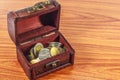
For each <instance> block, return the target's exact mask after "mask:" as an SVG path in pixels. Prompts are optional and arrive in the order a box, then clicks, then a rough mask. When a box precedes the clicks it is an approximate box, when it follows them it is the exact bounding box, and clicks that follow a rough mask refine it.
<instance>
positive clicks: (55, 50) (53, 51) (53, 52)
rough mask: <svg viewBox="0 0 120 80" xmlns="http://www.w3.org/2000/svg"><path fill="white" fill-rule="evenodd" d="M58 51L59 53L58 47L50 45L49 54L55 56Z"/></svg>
mask: <svg viewBox="0 0 120 80" xmlns="http://www.w3.org/2000/svg"><path fill="white" fill-rule="evenodd" d="M59 53H60V51H59V48H57V47H52V48H51V50H50V54H51V56H55V55H57V54H59Z"/></svg>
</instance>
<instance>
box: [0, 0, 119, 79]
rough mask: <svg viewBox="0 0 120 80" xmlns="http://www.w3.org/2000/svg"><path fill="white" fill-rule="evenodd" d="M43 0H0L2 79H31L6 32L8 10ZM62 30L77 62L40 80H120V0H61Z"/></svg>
mask: <svg viewBox="0 0 120 80" xmlns="http://www.w3.org/2000/svg"><path fill="white" fill-rule="evenodd" d="M38 1H41V0H29V1H28V0H0V80H28V78H27V77H26V75H25V73H24V71H23V70H22V68H21V66H20V64H19V63H18V61H17V58H16V49H15V45H14V43H13V42H12V41H11V39H10V37H9V35H8V31H7V16H6V15H7V13H8V12H9V11H11V10H19V9H22V8H25V7H28V6H31V5H33V4H35V3H36V2H38ZM58 1H59V2H60V3H61V5H62V11H61V21H60V31H61V33H63V35H64V36H65V37H66V39H67V40H68V41H69V42H70V44H71V45H72V46H73V48H74V49H75V51H76V54H75V64H74V65H73V66H69V67H66V68H64V69H62V70H59V71H56V72H53V73H51V74H49V75H46V76H44V77H42V78H39V79H38V80H120V9H119V8H120V0H58Z"/></svg>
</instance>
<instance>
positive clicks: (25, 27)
mask: <svg viewBox="0 0 120 80" xmlns="http://www.w3.org/2000/svg"><path fill="white" fill-rule="evenodd" d="M7 19H8V32H9V35H10V37H11V39H12V40H13V42H14V43H15V44H20V43H23V42H26V41H29V40H31V39H33V38H35V37H38V36H42V35H45V34H47V33H50V32H52V31H55V30H58V29H59V20H60V4H59V3H57V1H55V0H49V1H45V2H39V3H37V4H35V5H34V6H32V7H29V8H25V9H22V10H19V11H15V12H13V11H12V12H10V13H8V16H7Z"/></svg>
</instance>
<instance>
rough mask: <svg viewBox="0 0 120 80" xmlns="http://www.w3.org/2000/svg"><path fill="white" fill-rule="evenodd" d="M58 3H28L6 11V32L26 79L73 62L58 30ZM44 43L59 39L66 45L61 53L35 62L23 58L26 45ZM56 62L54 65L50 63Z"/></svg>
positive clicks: (25, 55)
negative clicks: (23, 6)
mask: <svg viewBox="0 0 120 80" xmlns="http://www.w3.org/2000/svg"><path fill="white" fill-rule="evenodd" d="M60 9H61V6H60V4H59V3H58V2H57V1H55V0H50V1H46V2H40V3H37V4H35V5H34V6H32V7H28V8H25V9H22V10H18V11H12V12H10V13H8V15H7V19H8V32H9V35H10V37H11V39H12V41H13V42H14V43H15V45H16V51H17V58H18V61H19V63H20V64H21V66H22V68H23V70H24V72H25V73H26V75H27V76H28V78H29V79H30V80H35V79H37V78H39V77H41V76H43V75H46V74H48V73H51V72H53V71H55V70H59V69H61V68H64V67H66V66H68V65H73V64H74V53H75V52H74V50H73V48H72V47H71V45H70V44H69V43H68V42H67V40H66V39H65V38H64V36H63V35H62V34H61V33H60V32H59V20H60ZM38 42H40V43H42V44H43V45H44V46H48V44H49V43H50V42H60V43H62V44H64V46H65V47H66V49H67V50H66V51H65V52H64V53H62V54H59V55H56V56H53V57H50V58H47V59H45V60H42V61H40V62H38V63H35V64H30V62H29V60H28V59H27V55H28V54H29V51H30V48H31V47H33V46H34V45H35V44H36V43H38ZM52 64H56V66H52Z"/></svg>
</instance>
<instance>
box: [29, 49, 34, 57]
mask: <svg viewBox="0 0 120 80" xmlns="http://www.w3.org/2000/svg"><path fill="white" fill-rule="evenodd" d="M29 57H30V58H31V59H35V55H34V49H33V48H31V49H30V56H29Z"/></svg>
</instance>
